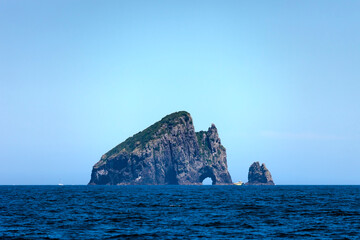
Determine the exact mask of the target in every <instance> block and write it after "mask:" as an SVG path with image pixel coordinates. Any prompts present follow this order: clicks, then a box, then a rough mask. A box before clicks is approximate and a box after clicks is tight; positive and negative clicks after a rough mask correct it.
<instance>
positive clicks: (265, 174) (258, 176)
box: [246, 162, 275, 185]
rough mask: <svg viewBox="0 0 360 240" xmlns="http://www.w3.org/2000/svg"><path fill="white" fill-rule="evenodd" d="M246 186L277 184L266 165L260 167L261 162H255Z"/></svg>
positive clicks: (251, 167)
mask: <svg viewBox="0 0 360 240" xmlns="http://www.w3.org/2000/svg"><path fill="white" fill-rule="evenodd" d="M246 185H275V183H274V181H273V179H272V176H271V173H270V171H269V170H268V169H267V168H266V166H265V164H264V163H263V164H262V165H261V166H260V163H259V162H254V163H253V164H252V165H251V166H250V168H249V174H248V182H247V183H246Z"/></svg>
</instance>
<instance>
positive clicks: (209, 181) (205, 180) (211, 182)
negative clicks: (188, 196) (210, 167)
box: [202, 177, 213, 185]
mask: <svg viewBox="0 0 360 240" xmlns="http://www.w3.org/2000/svg"><path fill="white" fill-rule="evenodd" d="M202 184H203V185H212V184H213V181H212V180H211V178H209V177H207V178H205V179H204V180H203V182H202Z"/></svg>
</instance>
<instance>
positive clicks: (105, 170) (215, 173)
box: [89, 111, 232, 185]
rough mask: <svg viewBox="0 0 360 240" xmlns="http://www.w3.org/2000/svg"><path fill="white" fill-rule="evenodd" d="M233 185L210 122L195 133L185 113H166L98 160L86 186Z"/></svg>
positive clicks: (214, 130) (223, 148)
mask: <svg viewBox="0 0 360 240" xmlns="http://www.w3.org/2000/svg"><path fill="white" fill-rule="evenodd" d="M208 177H209V178H211V179H212V183H213V185H230V184H232V180H231V176H230V174H229V172H228V168H227V160H226V149H225V147H224V146H223V145H222V144H221V141H220V138H219V135H218V132H217V128H216V127H215V125H214V124H212V125H211V127H210V128H209V129H208V130H207V131H200V132H195V129H194V125H193V121H192V118H191V116H190V114H189V113H188V112H185V111H181V112H175V113H172V114H170V115H167V116H166V117H164V118H163V119H161V120H160V121H159V122H156V123H155V124H153V125H151V126H150V127H148V128H146V129H145V130H143V131H141V132H139V133H137V134H135V135H134V136H132V137H130V138H128V139H126V140H125V141H124V142H122V143H120V144H119V145H117V146H116V147H114V148H113V149H111V150H110V151H108V152H107V153H105V154H104V155H103V156H102V157H101V159H100V161H98V162H97V163H96V164H95V165H94V167H93V170H92V174H91V180H90V182H89V184H90V185H168V184H174V185H200V184H202V181H203V180H204V179H205V178H208Z"/></svg>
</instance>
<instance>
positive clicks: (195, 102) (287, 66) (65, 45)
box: [0, 0, 360, 184]
mask: <svg viewBox="0 0 360 240" xmlns="http://www.w3.org/2000/svg"><path fill="white" fill-rule="evenodd" d="M359 12H360V2H359V1H331V0H327V1H193V0H191V1H66V0H61V1H60V0H59V1H45V0H44V1H17V0H0V111H1V112H0V113H1V118H0V153H1V156H0V163H1V168H0V184H57V183H58V182H59V181H60V179H61V180H62V182H63V183H64V184H87V183H88V181H89V179H90V173H91V169H92V166H93V165H94V164H95V163H96V162H97V161H98V160H99V159H100V157H101V155H102V154H103V153H105V152H106V151H108V150H109V149H111V148H112V147H114V146H115V145H117V144H118V143H120V142H122V141H123V140H125V139H126V138H127V137H129V136H132V135H133V134H134V133H137V132H138V131H140V130H143V129H144V128H146V127H147V126H149V125H150V124H152V123H154V122H156V121H158V120H160V119H161V118H162V117H163V116H165V115H167V114H169V113H172V112H175V111H179V110H186V111H188V112H190V113H191V115H192V117H193V119H194V124H195V129H196V130H197V131H199V130H206V129H207V128H208V127H209V126H210V125H211V123H215V125H216V126H217V128H218V131H219V134H220V137H221V140H222V143H223V144H224V146H225V147H226V149H227V154H228V166H229V171H230V174H231V176H232V178H233V181H238V180H242V181H246V180H247V172H248V168H249V166H250V164H251V163H252V162H254V161H260V162H265V163H266V165H267V167H268V168H269V170H270V171H271V173H272V175H273V177H274V180H275V182H276V183H278V184H360V174H359V169H360V120H359V119H360V27H359V26H360V14H359Z"/></svg>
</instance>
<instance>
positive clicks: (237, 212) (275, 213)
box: [0, 186, 360, 239]
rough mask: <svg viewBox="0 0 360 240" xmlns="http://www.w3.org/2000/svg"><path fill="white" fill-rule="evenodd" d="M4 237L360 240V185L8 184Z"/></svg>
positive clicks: (0, 231) (1, 205)
mask: <svg viewBox="0 0 360 240" xmlns="http://www.w3.org/2000/svg"><path fill="white" fill-rule="evenodd" d="M0 238H1V239H16V238H19V239H199V238H209V239H243V238H246V239H279V238H283V239H286V238H293V239H294V238H295V239H309V238H310V239H311V238H313V239H359V238H360V186H0Z"/></svg>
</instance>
